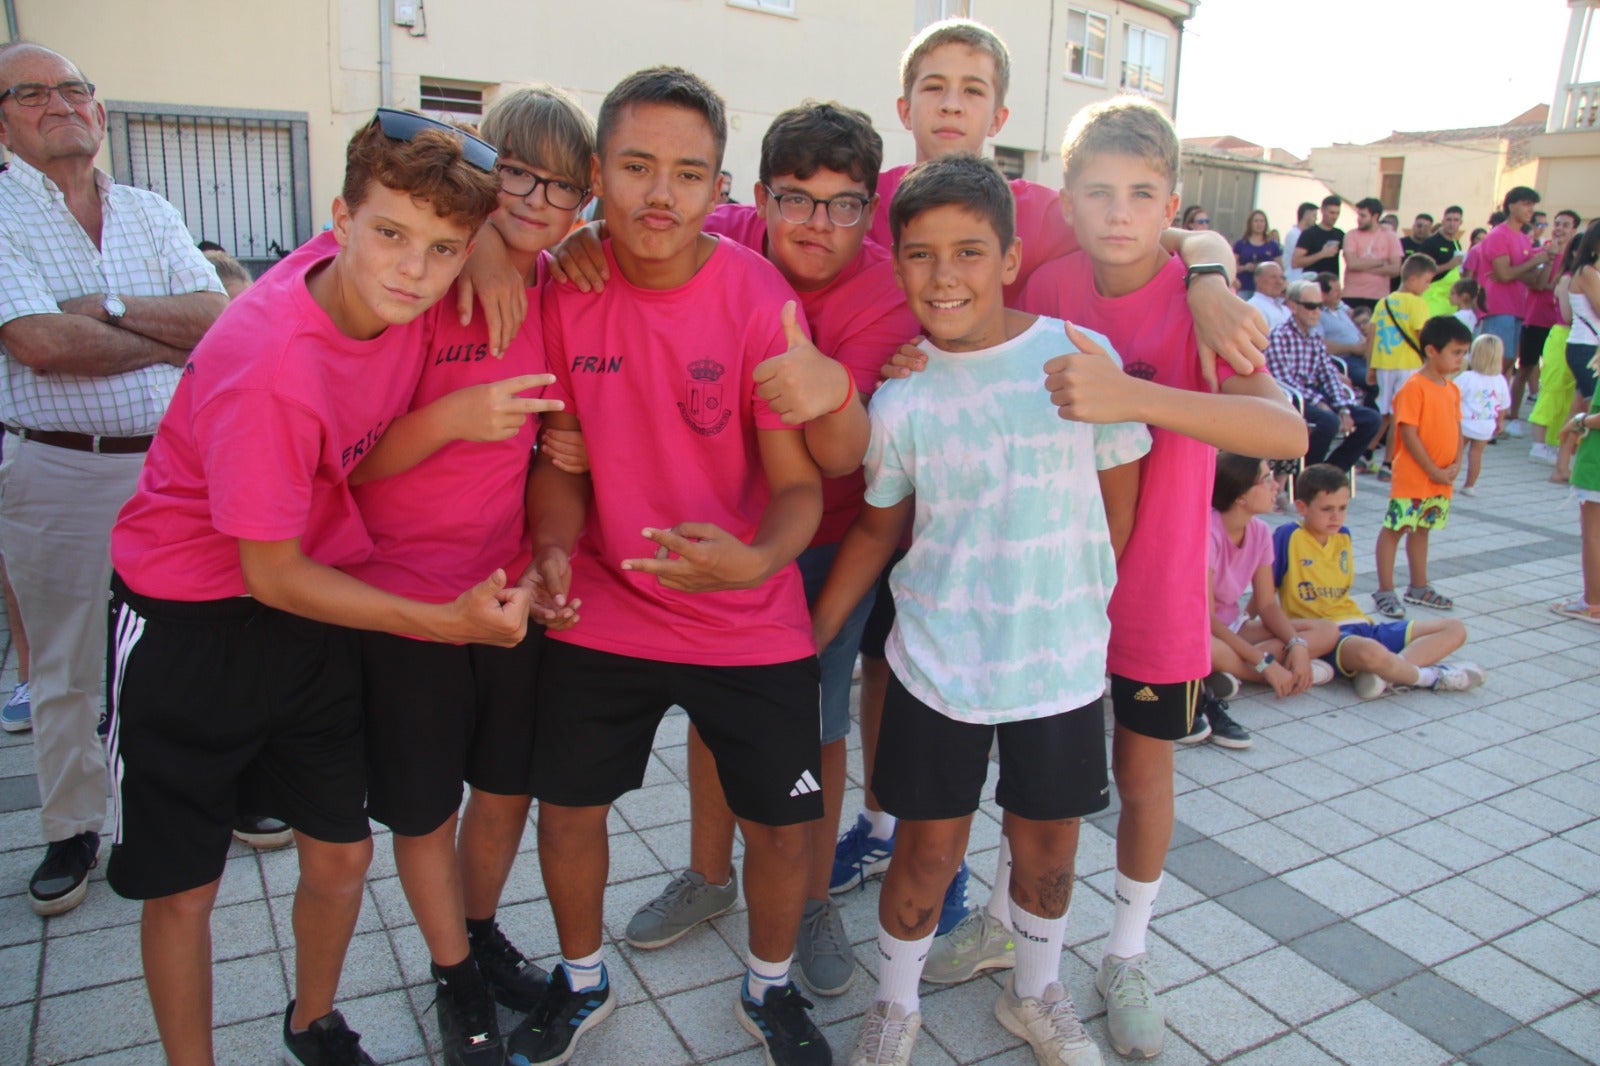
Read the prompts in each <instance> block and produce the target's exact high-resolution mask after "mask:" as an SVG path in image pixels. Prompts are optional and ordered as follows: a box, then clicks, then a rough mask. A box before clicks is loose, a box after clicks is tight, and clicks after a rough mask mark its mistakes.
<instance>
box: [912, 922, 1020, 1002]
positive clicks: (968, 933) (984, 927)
mask: <svg viewBox="0 0 1600 1066" xmlns="http://www.w3.org/2000/svg"><path fill="white" fill-rule="evenodd" d="M1016 964H1017V953H1016V945H1015V944H1014V943H1013V941H1012V939H1011V930H1010V929H1009V928H1007V927H1006V925H1005V923H1003V922H1000V921H998V920H996V919H995V917H994V916H993V915H991V914H990V913H989V912H988V911H987V910H985V909H984V908H982V907H978V908H976V909H974V910H972V911H969V912H967V916H966V917H965V918H963V919H961V921H960V922H958V923H956V927H955V928H954V929H952V930H950V931H949V932H948V933H946V934H945V935H944V936H939V937H934V938H933V947H931V948H929V949H928V961H927V962H926V963H924V964H923V967H922V979H923V980H924V981H929V982H931V983H933V984H936V985H955V984H960V983H961V982H962V981H965V980H967V979H969V978H970V977H972V976H973V975H974V974H976V973H979V972H980V971H983V970H1009V969H1011V967H1013V966H1015V965H1016Z"/></svg>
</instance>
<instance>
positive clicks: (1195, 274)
mask: <svg viewBox="0 0 1600 1066" xmlns="http://www.w3.org/2000/svg"><path fill="white" fill-rule="evenodd" d="M1207 274H1215V275H1217V276H1218V277H1219V278H1221V279H1222V280H1223V282H1224V283H1226V282H1227V280H1228V268H1227V267H1225V266H1223V265H1222V264H1221V263H1196V264H1195V265H1194V266H1192V267H1190V268H1189V269H1188V270H1187V271H1186V272H1185V273H1184V275H1183V287H1184V288H1186V289H1187V288H1188V287H1189V286H1190V285H1193V284H1194V279H1195V278H1203V277H1205V276H1206V275H1207Z"/></svg>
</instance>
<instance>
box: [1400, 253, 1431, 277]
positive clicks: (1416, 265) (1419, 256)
mask: <svg viewBox="0 0 1600 1066" xmlns="http://www.w3.org/2000/svg"><path fill="white" fill-rule="evenodd" d="M1438 272H1439V264H1438V263H1435V262H1434V261H1433V256H1431V255H1427V254H1426V253H1423V252H1414V253H1412V254H1411V255H1408V256H1406V261H1405V262H1403V263H1401V264H1400V280H1401V281H1404V280H1405V279H1406V278H1414V277H1416V276H1417V275H1418V274H1427V275H1429V276H1430V277H1431V276H1432V275H1434V274H1437V273H1438Z"/></svg>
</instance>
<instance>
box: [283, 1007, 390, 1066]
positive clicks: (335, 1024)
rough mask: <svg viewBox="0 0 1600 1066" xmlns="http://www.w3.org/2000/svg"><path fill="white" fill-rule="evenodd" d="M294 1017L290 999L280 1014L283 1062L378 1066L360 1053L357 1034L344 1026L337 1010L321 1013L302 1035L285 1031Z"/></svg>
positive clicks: (335, 1065)
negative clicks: (281, 1014)
mask: <svg viewBox="0 0 1600 1066" xmlns="http://www.w3.org/2000/svg"><path fill="white" fill-rule="evenodd" d="M293 1017H294V1000H292V999H291V1000H290V1001H289V1009H288V1010H286V1011H284V1012H283V1046H284V1049H285V1051H286V1052H287V1054H285V1055H284V1061H285V1062H290V1063H294V1062H298V1063H302V1064H304V1066H378V1064H377V1063H375V1062H373V1061H372V1056H371V1055H368V1054H367V1053H366V1052H365V1051H362V1050H361V1034H360V1033H357V1032H355V1031H353V1030H352V1029H351V1028H350V1027H349V1026H348V1025H346V1024H345V1023H344V1015H342V1014H340V1013H339V1012H338V1011H333V1012H332V1013H329V1014H325V1015H323V1016H322V1017H320V1018H318V1019H317V1020H316V1021H314V1022H312V1023H311V1025H310V1026H308V1027H307V1028H306V1031H305V1032H303V1033H291V1032H290V1031H289V1019H290V1018H293Z"/></svg>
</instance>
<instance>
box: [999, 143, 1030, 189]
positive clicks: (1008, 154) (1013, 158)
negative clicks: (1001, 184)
mask: <svg viewBox="0 0 1600 1066" xmlns="http://www.w3.org/2000/svg"><path fill="white" fill-rule="evenodd" d="M994 165H995V166H997V167H999V168H1000V173H1002V174H1004V175H1005V176H1006V177H1007V178H1010V179H1012V180H1013V181H1014V180H1016V179H1017V178H1020V177H1022V175H1023V172H1024V171H1025V170H1026V169H1027V165H1028V157H1027V154H1026V153H1025V152H1023V150H1022V149H1020V148H1002V147H1000V146H999V145H996V146H995V149H994Z"/></svg>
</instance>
